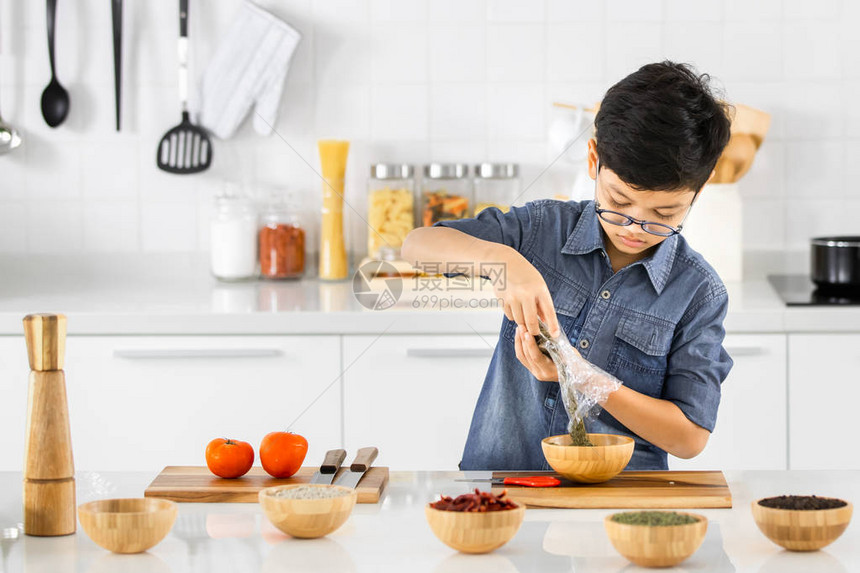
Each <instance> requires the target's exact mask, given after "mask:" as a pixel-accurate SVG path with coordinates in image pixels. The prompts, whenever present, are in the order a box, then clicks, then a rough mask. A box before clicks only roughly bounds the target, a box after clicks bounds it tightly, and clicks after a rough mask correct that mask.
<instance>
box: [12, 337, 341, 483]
mask: <svg viewBox="0 0 860 573" xmlns="http://www.w3.org/2000/svg"><path fill="white" fill-rule="evenodd" d="M2 344H3V345H2V346H0V349H2V350H0V355H3V356H5V355H6V354H9V353H10V351H11V350H13V349H14V350H15V353H16V355H17V354H21V355H22V356H23V372H22V371H21V363H22V362H21V361H19V360H18V359H10V360H11V361H10V360H6V361H4V364H5V366H4V365H0V368H2V370H0V373H2V376H3V384H4V387H8V388H11V389H12V390H13V391H14V392H13V400H12V401H13V402H15V404H14V407H12V406H7V405H5V404H4V413H5V411H6V410H8V411H9V413H10V415H12V416H13V418H12V421H11V422H10V420H7V419H5V416H4V420H3V423H4V425H7V426H8V427H9V428H12V429H13V430H15V429H16V428H18V429H20V431H18V432H17V433H15V432H12V434H11V435H7V434H6V432H4V433H3V435H4V436H6V437H4V439H5V440H8V441H9V442H10V444H9V445H10V446H11V447H10V448H9V449H4V451H7V452H11V453H13V455H14V456H15V457H14V458H12V459H10V458H9V457H8V456H6V457H4V459H3V461H2V466H0V469H2V470H10V469H20V460H21V459H23V427H24V419H25V416H26V407H25V404H26V392H27V371H28V367H27V364H26V353H25V352H24V351H23V346H22V345H23V339H21V343H20V344H19V343H18V342H17V341H14V340H4V341H2ZM19 346H20V348H19ZM7 370H13V371H14V373H13V374H14V375H13V376H12V377H11V380H7V378H9V376H8V375H7V372H6V371H7ZM65 370H66V388H67V394H68V401H69V417H70V424H71V431H72V444H73V449H74V457H75V466H76V469H79V470H145V471H157V470H160V469H161V468H162V467H163V466H166V465H205V458H204V450H205V447H206V444H207V443H208V442H209V440H211V439H213V438H216V437H229V438H236V439H240V440H243V441H247V442H250V443H251V445H252V446H253V447H254V451H255V453H257V454H258V453H259V452H258V449H259V444H260V440H261V439H262V438H263V436H264V435H265V434H267V433H268V432H271V431H276V430H286V429H287V426H288V424H290V423H291V422H292V421H293V420H294V419H295V418H296V417H297V416H298V415H299V414H300V413H302V412H303V411H304V414H303V415H302V417H301V419H299V420H298V422H297V423H296V424H295V425H294V426H293V427H292V428H291V429H292V430H293V431H295V432H297V433H300V434H302V435H303V436H305V437H306V438H307V439H308V442H309V451H308V458H307V459H308V462H307V463H317V462H318V461H319V460H322V458H323V455H324V453H325V451H326V450H328V449H330V448H333V447H339V446H340V445H341V439H342V433H341V416H342V413H341V407H340V404H341V395H340V381H339V378H338V375H339V374H340V344H339V337H337V336H302V337H299V336H143V337H137V336H127V337H122V336H119V337H103V336H92V337H89V336H77V337H76V336H70V337H69V338H68V341H67V346H66V365H65ZM13 383H14V384H13ZM4 398H5V395H4ZM4 402H6V400H4ZM306 408H307V410H306V411H305V409H306ZM19 451H20V452H21V455H20V456H19V455H18V452H19ZM255 464H257V465H259V457H257V459H256V460H255Z"/></svg>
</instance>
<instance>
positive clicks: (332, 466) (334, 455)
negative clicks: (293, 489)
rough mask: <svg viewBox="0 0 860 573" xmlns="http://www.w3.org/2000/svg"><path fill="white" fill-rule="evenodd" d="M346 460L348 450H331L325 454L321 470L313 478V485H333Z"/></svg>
mask: <svg viewBox="0 0 860 573" xmlns="http://www.w3.org/2000/svg"><path fill="white" fill-rule="evenodd" d="M345 459H346V450H340V449H338V450H329V451H327V452H326V453H325V459H324V460H323V463H322V465H321V466H320V469H319V470H317V472H316V473H315V474H314V475H313V477H312V478H311V483H322V484H329V485H330V484H331V480H333V479H334V476H335V474H337V470H338V469H340V464H342V463H343V460H345Z"/></svg>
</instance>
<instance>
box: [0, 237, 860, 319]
mask: <svg viewBox="0 0 860 573" xmlns="http://www.w3.org/2000/svg"><path fill="white" fill-rule="evenodd" d="M0 276H2V280H0V335H21V334H22V326H21V319H22V318H23V317H24V315H26V314H28V313H34V312H62V313H64V314H66V315H67V316H68V318H69V323H68V328H69V334H70V335H100V334H101V335H114V334H119V335H122V334H128V335H132V334H189V335H190V334H361V333H368V334H369V333H373V334H378V333H380V332H383V331H385V332H387V333H390V334H417V333H450V334H472V333H475V332H480V333H496V332H498V329H499V325H500V322H501V316H502V313H501V310H499V309H494V308H490V309H475V310H463V309H458V310H451V309H445V310H439V309H438V308H434V307H432V306H431V307H428V306H426V305H424V306H423V307H422V308H421V309H419V310H415V309H414V307H413V303H415V301H416V300H418V301H419V302H420V301H421V297H427V296H437V297H439V296H441V297H443V298H445V299H453V298H457V299H459V300H461V301H463V300H468V299H474V300H478V301H479V302H480V301H484V302H488V301H489V299H490V298H492V293H491V292H489V291H488V290H486V289H485V290H484V291H483V292H475V291H471V290H469V291H458V292H452V291H449V292H447V293H444V294H440V293H436V292H427V291H421V289H420V288H419V289H417V290H416V285H415V281H414V280H412V279H405V280H404V281H403V288H404V290H403V296H401V299H400V301H399V302H398V304H397V305H396V306H395V307H394V308H390V309H387V310H368V309H366V308H364V307H363V306H362V305H361V304H359V302H358V301H357V300H356V298H355V296H354V295H353V291H352V281H351V280H347V281H341V282H326V281H320V280H318V279H306V280H298V281H263V280H254V281H247V282H238V283H224V282H220V281H218V280H216V279H214V278H213V277H211V276H210V274H209V270H208V261H207V259H206V257H205V256H201V255H138V254H133V255H123V256H119V255H104V256H93V255H90V256H86V257H82V256H75V257H58V256H27V257H23V256H8V255H7V256H4V257H0ZM727 288H728V289H729V297H730V298H729V300H730V308H729V313H728V316H727V318H726V330H727V331H728V332H730V333H745V332H747V333H753V332H755V333H767V332H860V306H854V307H838V308H833V307H826V308H822V307H811V308H798V307H793V308H789V307H786V306H785V305H784V304H783V302H782V301H781V300H780V298H779V297H778V295H777V294H776V292H775V291H774V290H773V288H772V287H771V286H770V284H768V282H767V280H766V279H765V278H764V277H763V276H762V277H761V278H754V279H751V280H748V281H744V282H742V283H730V284H728V285H727ZM449 304H452V303H450V302H449ZM419 306H421V305H419Z"/></svg>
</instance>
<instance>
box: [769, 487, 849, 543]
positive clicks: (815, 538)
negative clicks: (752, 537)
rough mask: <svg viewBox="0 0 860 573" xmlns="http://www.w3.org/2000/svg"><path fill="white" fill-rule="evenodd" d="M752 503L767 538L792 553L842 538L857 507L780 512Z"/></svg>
mask: <svg viewBox="0 0 860 573" xmlns="http://www.w3.org/2000/svg"><path fill="white" fill-rule="evenodd" d="M759 501H761V500H757V501H754V502H753V503H752V514H753V519H755V523H756V525H758V528H759V529H760V530H761V532H762V533H764V534H765V536H766V537H767V538H768V539H770V540H771V541H773V542H774V543H776V544H777V545H779V546H782V547H784V548H786V549H788V550H791V551H815V550H816V549H821V548H822V547H825V546H827V545H830V544H831V543H833V542H834V541H836V539H838V538H839V536H840V535H842V532H843V531H845V528H847V527H848V523H849V522H850V521H851V514H852V513H853V506H852V505H851V504H850V503H847V502H846V505H844V506H842V507H836V508H833V509H778V508H775V507H765V506H763V505H760V504H759Z"/></svg>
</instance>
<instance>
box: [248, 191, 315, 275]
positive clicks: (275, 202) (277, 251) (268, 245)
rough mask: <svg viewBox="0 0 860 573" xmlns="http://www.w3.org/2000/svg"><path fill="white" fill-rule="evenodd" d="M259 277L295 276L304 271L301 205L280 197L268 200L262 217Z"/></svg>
mask: <svg viewBox="0 0 860 573" xmlns="http://www.w3.org/2000/svg"><path fill="white" fill-rule="evenodd" d="M259 245H260V276H262V277H263V278H267V279H295V278H299V277H301V276H302V275H304V273H305V226H304V225H303V224H302V219H301V216H300V215H299V211H298V208H297V207H296V206H295V205H293V204H291V203H289V202H288V201H285V200H284V199H281V198H274V199H272V200H270V201H269V204H268V205H267V207H266V210H265V211H264V212H263V214H262V217H261V227H260V238H259Z"/></svg>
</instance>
